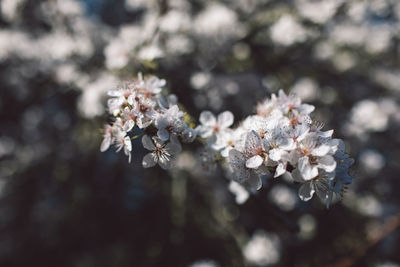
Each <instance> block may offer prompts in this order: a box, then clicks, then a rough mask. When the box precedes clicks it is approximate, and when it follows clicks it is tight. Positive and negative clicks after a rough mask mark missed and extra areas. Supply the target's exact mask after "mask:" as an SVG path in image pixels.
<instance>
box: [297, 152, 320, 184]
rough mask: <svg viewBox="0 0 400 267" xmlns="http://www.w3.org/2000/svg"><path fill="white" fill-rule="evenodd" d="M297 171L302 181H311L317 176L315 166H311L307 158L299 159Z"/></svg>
mask: <svg viewBox="0 0 400 267" xmlns="http://www.w3.org/2000/svg"><path fill="white" fill-rule="evenodd" d="M298 168H299V171H300V173H301V176H303V178H304V180H306V181H307V180H311V179H312V178H314V177H316V176H317V175H318V168H317V167H316V166H315V165H311V164H310V162H309V160H308V157H307V156H304V157H301V158H300V159H299V167H298Z"/></svg>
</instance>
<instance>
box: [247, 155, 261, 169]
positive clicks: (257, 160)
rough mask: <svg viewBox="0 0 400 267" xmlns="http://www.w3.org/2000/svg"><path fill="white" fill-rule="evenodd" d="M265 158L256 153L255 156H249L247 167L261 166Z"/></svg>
mask: <svg viewBox="0 0 400 267" xmlns="http://www.w3.org/2000/svg"><path fill="white" fill-rule="evenodd" d="M263 161H264V160H263V158H262V157H261V156H259V155H256V156H254V157H251V158H249V159H248V160H246V167H247V168H249V169H256V168H258V167H260V165H261V164H262V163H263Z"/></svg>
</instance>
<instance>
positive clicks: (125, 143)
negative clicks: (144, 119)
mask: <svg viewBox="0 0 400 267" xmlns="http://www.w3.org/2000/svg"><path fill="white" fill-rule="evenodd" d="M114 136H115V146H116V147H117V151H116V152H119V151H120V150H121V149H122V148H123V149H124V153H125V155H126V156H128V161H129V162H131V152H132V142H131V138H130V137H129V136H127V135H126V133H125V132H124V131H122V130H121V131H117V132H116V133H114Z"/></svg>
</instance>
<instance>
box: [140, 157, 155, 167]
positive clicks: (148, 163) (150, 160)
mask: <svg viewBox="0 0 400 267" xmlns="http://www.w3.org/2000/svg"><path fill="white" fill-rule="evenodd" d="M156 164H157V156H156V154H155V153H148V154H147V155H146V156H144V158H143V161H142V165H143V168H150V167H153V166H155V165H156Z"/></svg>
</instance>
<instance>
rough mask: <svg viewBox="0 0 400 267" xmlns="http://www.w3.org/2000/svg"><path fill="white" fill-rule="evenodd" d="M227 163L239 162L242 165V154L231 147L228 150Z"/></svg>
mask: <svg viewBox="0 0 400 267" xmlns="http://www.w3.org/2000/svg"><path fill="white" fill-rule="evenodd" d="M229 163H231V164H236V165H237V164H241V165H243V166H244V155H243V153H242V152H240V151H238V150H236V149H232V150H231V151H229Z"/></svg>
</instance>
